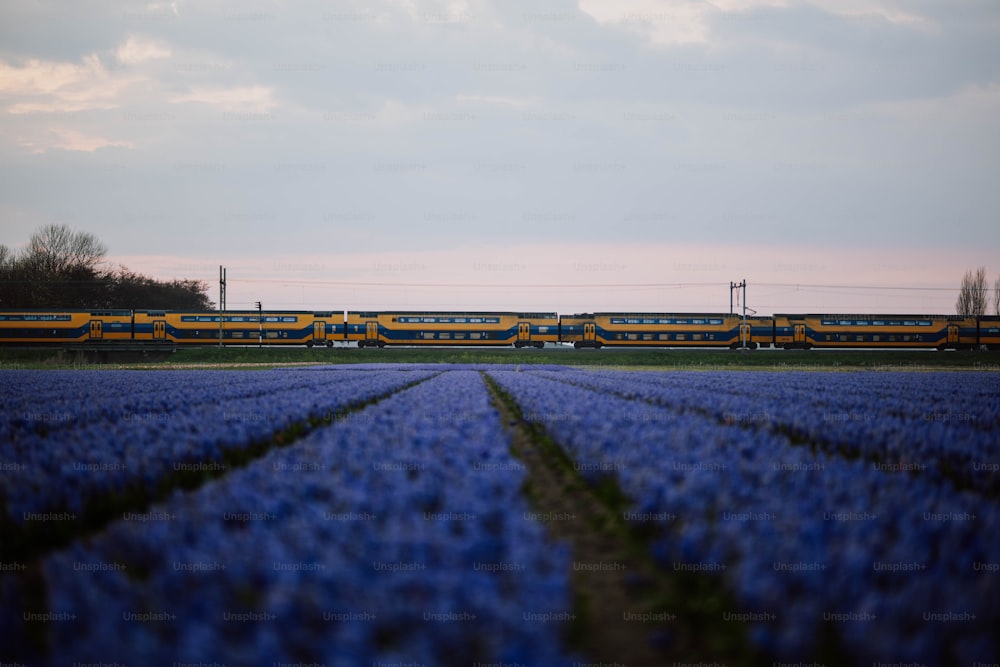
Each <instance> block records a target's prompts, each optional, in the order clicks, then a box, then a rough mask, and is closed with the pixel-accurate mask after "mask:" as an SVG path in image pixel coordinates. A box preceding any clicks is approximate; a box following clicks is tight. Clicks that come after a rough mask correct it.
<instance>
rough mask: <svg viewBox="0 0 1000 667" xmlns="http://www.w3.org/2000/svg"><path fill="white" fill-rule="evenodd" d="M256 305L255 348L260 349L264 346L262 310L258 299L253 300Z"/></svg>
mask: <svg viewBox="0 0 1000 667" xmlns="http://www.w3.org/2000/svg"><path fill="white" fill-rule="evenodd" d="M254 305H255V306H257V332H258V333H257V348H258V349H260V348H262V347H264V310H263V308H262V307H261V305H260V301H256V302H254Z"/></svg>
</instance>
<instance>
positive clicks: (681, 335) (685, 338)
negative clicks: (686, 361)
mask: <svg viewBox="0 0 1000 667" xmlns="http://www.w3.org/2000/svg"><path fill="white" fill-rule="evenodd" d="M677 340H687V334H677Z"/></svg>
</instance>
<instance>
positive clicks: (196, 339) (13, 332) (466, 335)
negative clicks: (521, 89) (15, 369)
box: [0, 309, 1000, 350]
mask: <svg viewBox="0 0 1000 667" xmlns="http://www.w3.org/2000/svg"><path fill="white" fill-rule="evenodd" d="M220 342H221V344H222V345H234V346H235V345H265V344H266V345H269V346H272V345H281V346H284V345H303V346H307V347H314V346H326V347H333V346H334V345H335V344H338V343H341V344H349V345H357V346H358V347H362V348H363V347H379V348H381V347H385V346H387V345H389V346H393V345H401V346H445V345H447V346H512V347H518V348H521V347H536V348H542V347H544V346H545V345H546V344H549V345H572V346H574V347H576V348H602V347H661V348H687V347H717V348H732V349H740V348H742V349H757V348H783V349H804V350H808V349H812V348H841V349H843V348H891V349H937V350H948V349H968V350H972V349H990V350H998V349H1000V316H982V317H959V316H945V315H837V314H833V315H830V314H787V313H786V314H775V315H772V316H763V317H762V316H754V317H746V318H744V317H741V316H739V315H737V314H733V313H636V312H594V313H577V314H573V315H560V314H558V313H555V312H498V311H474V312H468V311H361V310H357V311H354V310H349V311H336V310H330V311H304V310H280V311H258V310H227V311H224V312H222V313H220V312H219V311H203V312H178V311H167V310H122V309H114V310H61V311H49V310H17V311H0V345H7V346H14V345H19V346H46V345H48V346H51V345H62V346H69V347H73V346H78V347H84V346H88V345H89V346H95V345H102V346H114V345H116V344H143V345H149V346H153V347H155V346H158V345H162V346H173V347H175V348H176V347H192V346H199V345H201V346H205V345H220Z"/></svg>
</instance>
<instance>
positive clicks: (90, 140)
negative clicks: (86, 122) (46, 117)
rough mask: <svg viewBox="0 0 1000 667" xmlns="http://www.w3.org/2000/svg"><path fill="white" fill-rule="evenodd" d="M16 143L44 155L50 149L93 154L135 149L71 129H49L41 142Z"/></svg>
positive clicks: (125, 144)
mask: <svg viewBox="0 0 1000 667" xmlns="http://www.w3.org/2000/svg"><path fill="white" fill-rule="evenodd" d="M18 143H19V144H20V145H22V146H24V147H25V148H27V149H28V150H30V151H31V152H32V153H44V152H45V151H48V150H51V149H61V150H65V151H78V152H83V153H93V152H94V151H96V150H99V149H101V148H135V144H133V143H132V142H130V141H121V140H115V139H108V138H106V137H101V136H94V135H87V134H84V133H83V132H79V131H77V130H74V129H72V128H65V127H53V128H49V130H48V132H47V134H46V135H45V136H44V137H43V140H42V141H39V140H37V139H30V138H22V139H20V140H19V141H18Z"/></svg>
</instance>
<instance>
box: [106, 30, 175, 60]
mask: <svg viewBox="0 0 1000 667" xmlns="http://www.w3.org/2000/svg"><path fill="white" fill-rule="evenodd" d="M170 55H171V50H170V48H169V47H167V46H164V45H162V44H160V43H158V42H155V41H152V40H147V39H142V38H139V37H129V38H128V40H126V42H125V43H124V44H122V45H121V46H119V47H118V51H117V52H116V54H115V56H116V57H117V58H118V62H120V63H124V64H126V65H137V64H139V63H141V62H145V61H147V60H154V59H157V58H169V57H170Z"/></svg>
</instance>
